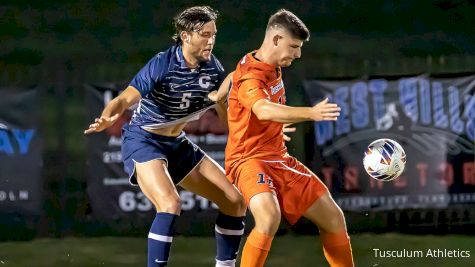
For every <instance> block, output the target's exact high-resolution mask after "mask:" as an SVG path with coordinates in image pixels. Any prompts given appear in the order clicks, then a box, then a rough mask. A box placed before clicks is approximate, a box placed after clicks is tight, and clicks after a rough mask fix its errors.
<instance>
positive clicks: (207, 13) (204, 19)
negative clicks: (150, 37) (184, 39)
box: [173, 6, 218, 45]
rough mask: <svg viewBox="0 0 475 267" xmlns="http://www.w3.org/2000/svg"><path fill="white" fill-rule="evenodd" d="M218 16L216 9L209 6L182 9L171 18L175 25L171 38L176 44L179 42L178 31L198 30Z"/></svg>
mask: <svg viewBox="0 0 475 267" xmlns="http://www.w3.org/2000/svg"><path fill="white" fill-rule="evenodd" d="M217 18H218V11H216V10H214V9H212V8H211V7H209V6H194V7H190V8H187V9H185V10H183V11H182V12H181V13H180V14H178V15H177V16H176V17H175V18H174V19H173V24H174V25H175V30H176V32H175V34H174V35H173V40H175V42H176V44H177V45H179V44H181V39H180V32H182V31H186V32H192V31H195V32H197V31H199V30H201V28H203V25H204V24H206V23H208V22H210V21H216V19H217Z"/></svg>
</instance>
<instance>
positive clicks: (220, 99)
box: [208, 90, 226, 103]
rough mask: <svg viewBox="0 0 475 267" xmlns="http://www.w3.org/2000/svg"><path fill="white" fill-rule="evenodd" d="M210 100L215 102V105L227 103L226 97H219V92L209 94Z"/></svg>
mask: <svg viewBox="0 0 475 267" xmlns="http://www.w3.org/2000/svg"><path fill="white" fill-rule="evenodd" d="M208 98H209V100H211V101H213V102H215V103H221V102H224V101H226V95H219V94H218V91H216V90H215V91H212V92H211V93H209V94H208Z"/></svg>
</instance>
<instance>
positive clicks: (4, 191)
mask: <svg viewBox="0 0 475 267" xmlns="http://www.w3.org/2000/svg"><path fill="white" fill-rule="evenodd" d="M1 91H2V97H1V98H0V214H15V216H27V217H28V216H39V215H40V214H41V211H42V206H43V203H42V201H43V199H42V188H43V181H42V177H41V174H42V173H41V169H42V166H43V162H42V139H41V137H40V135H39V133H38V125H39V123H38V121H39V118H38V114H39V102H38V90H37V89H28V90H24V89H22V90H18V89H9V88H6V89H5V88H4V89H1ZM4 219H7V218H4Z"/></svg>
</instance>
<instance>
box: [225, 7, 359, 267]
mask: <svg viewBox="0 0 475 267" xmlns="http://www.w3.org/2000/svg"><path fill="white" fill-rule="evenodd" d="M309 36H310V34H309V31H308V29H307V27H306V26H305V24H304V23H303V22H302V21H301V20H300V19H299V18H298V17H297V16H295V15H294V14H293V13H292V12H289V11H287V10H284V9H282V10H279V11H278V12H277V13H275V14H274V15H272V16H271V17H270V19H269V22H268V24H267V29H266V33H265V38H264V41H263V43H262V46H261V47H260V48H259V49H258V50H256V51H253V52H251V53H249V54H247V55H245V56H244V57H243V58H242V59H241V60H240V62H239V63H238V65H237V68H236V70H235V72H234V74H233V78H232V81H233V82H232V87H231V89H230V91H229V96H228V102H229V106H228V114H227V115H228V126H229V137H228V143H227V146H226V175H227V177H228V179H230V180H231V182H233V183H234V184H235V185H236V186H237V187H238V189H239V190H240V191H241V192H242V194H243V197H244V198H245V201H246V202H247V204H248V206H249V208H250V210H251V212H252V215H253V217H254V220H255V227H254V229H253V230H252V232H251V233H250V235H249V236H248V238H247V241H246V244H245V245H244V249H243V253H242V258H241V266H242V267H255V266H264V263H265V261H266V258H267V254H268V252H269V250H270V247H271V243H272V239H273V237H274V235H275V233H276V231H277V229H278V227H279V224H280V221H281V215H283V216H284V218H285V219H287V221H288V222H289V223H291V224H295V223H296V222H297V220H298V219H299V218H300V217H302V216H304V217H306V218H308V219H309V220H310V221H312V222H313V223H314V224H315V225H317V226H318V228H319V229H320V239H321V241H322V243H323V248H324V253H325V257H326V259H327V260H328V262H329V263H330V265H331V266H332V267H336V266H341V267H343V266H345V267H346V266H353V257H352V252H351V245H350V240H349V237H348V234H347V230H346V226H345V219H344V215H343V212H342V211H341V209H340V208H339V207H338V206H337V204H336V203H335V202H334V200H333V199H332V197H331V195H330V193H329V191H328V189H327V188H326V186H325V185H324V184H323V183H322V181H321V180H320V179H319V178H318V177H317V176H316V175H315V174H314V173H312V172H311V171H310V170H309V169H308V168H306V167H305V166H304V165H303V164H302V163H300V162H299V161H298V160H297V159H295V158H294V157H292V156H290V155H289V154H288V153H287V148H286V146H285V143H284V134H283V125H284V124H286V123H295V122H301V121H334V120H336V119H337V118H338V116H339V115H340V108H339V107H338V106H337V105H336V104H332V103H329V102H328V99H325V100H323V101H322V102H320V103H318V104H316V105H315V106H313V107H290V106H286V105H285V89H284V84H283V82H282V72H281V67H287V66H290V65H291V64H292V61H293V60H294V59H297V58H300V55H301V47H302V45H303V43H304V42H305V41H307V40H308V39H309Z"/></svg>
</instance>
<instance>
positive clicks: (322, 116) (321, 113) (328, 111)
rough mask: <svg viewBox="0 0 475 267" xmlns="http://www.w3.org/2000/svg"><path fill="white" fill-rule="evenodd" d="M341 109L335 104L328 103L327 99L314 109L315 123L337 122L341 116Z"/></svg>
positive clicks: (313, 117)
mask: <svg viewBox="0 0 475 267" xmlns="http://www.w3.org/2000/svg"><path fill="white" fill-rule="evenodd" d="M340 110H341V109H340V107H339V106H338V105H337V104H334V103H328V98H325V99H324V100H323V101H321V102H320V103H318V104H316V105H315V106H313V107H312V119H313V120H314V121H336V120H337V119H338V116H340Z"/></svg>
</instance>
